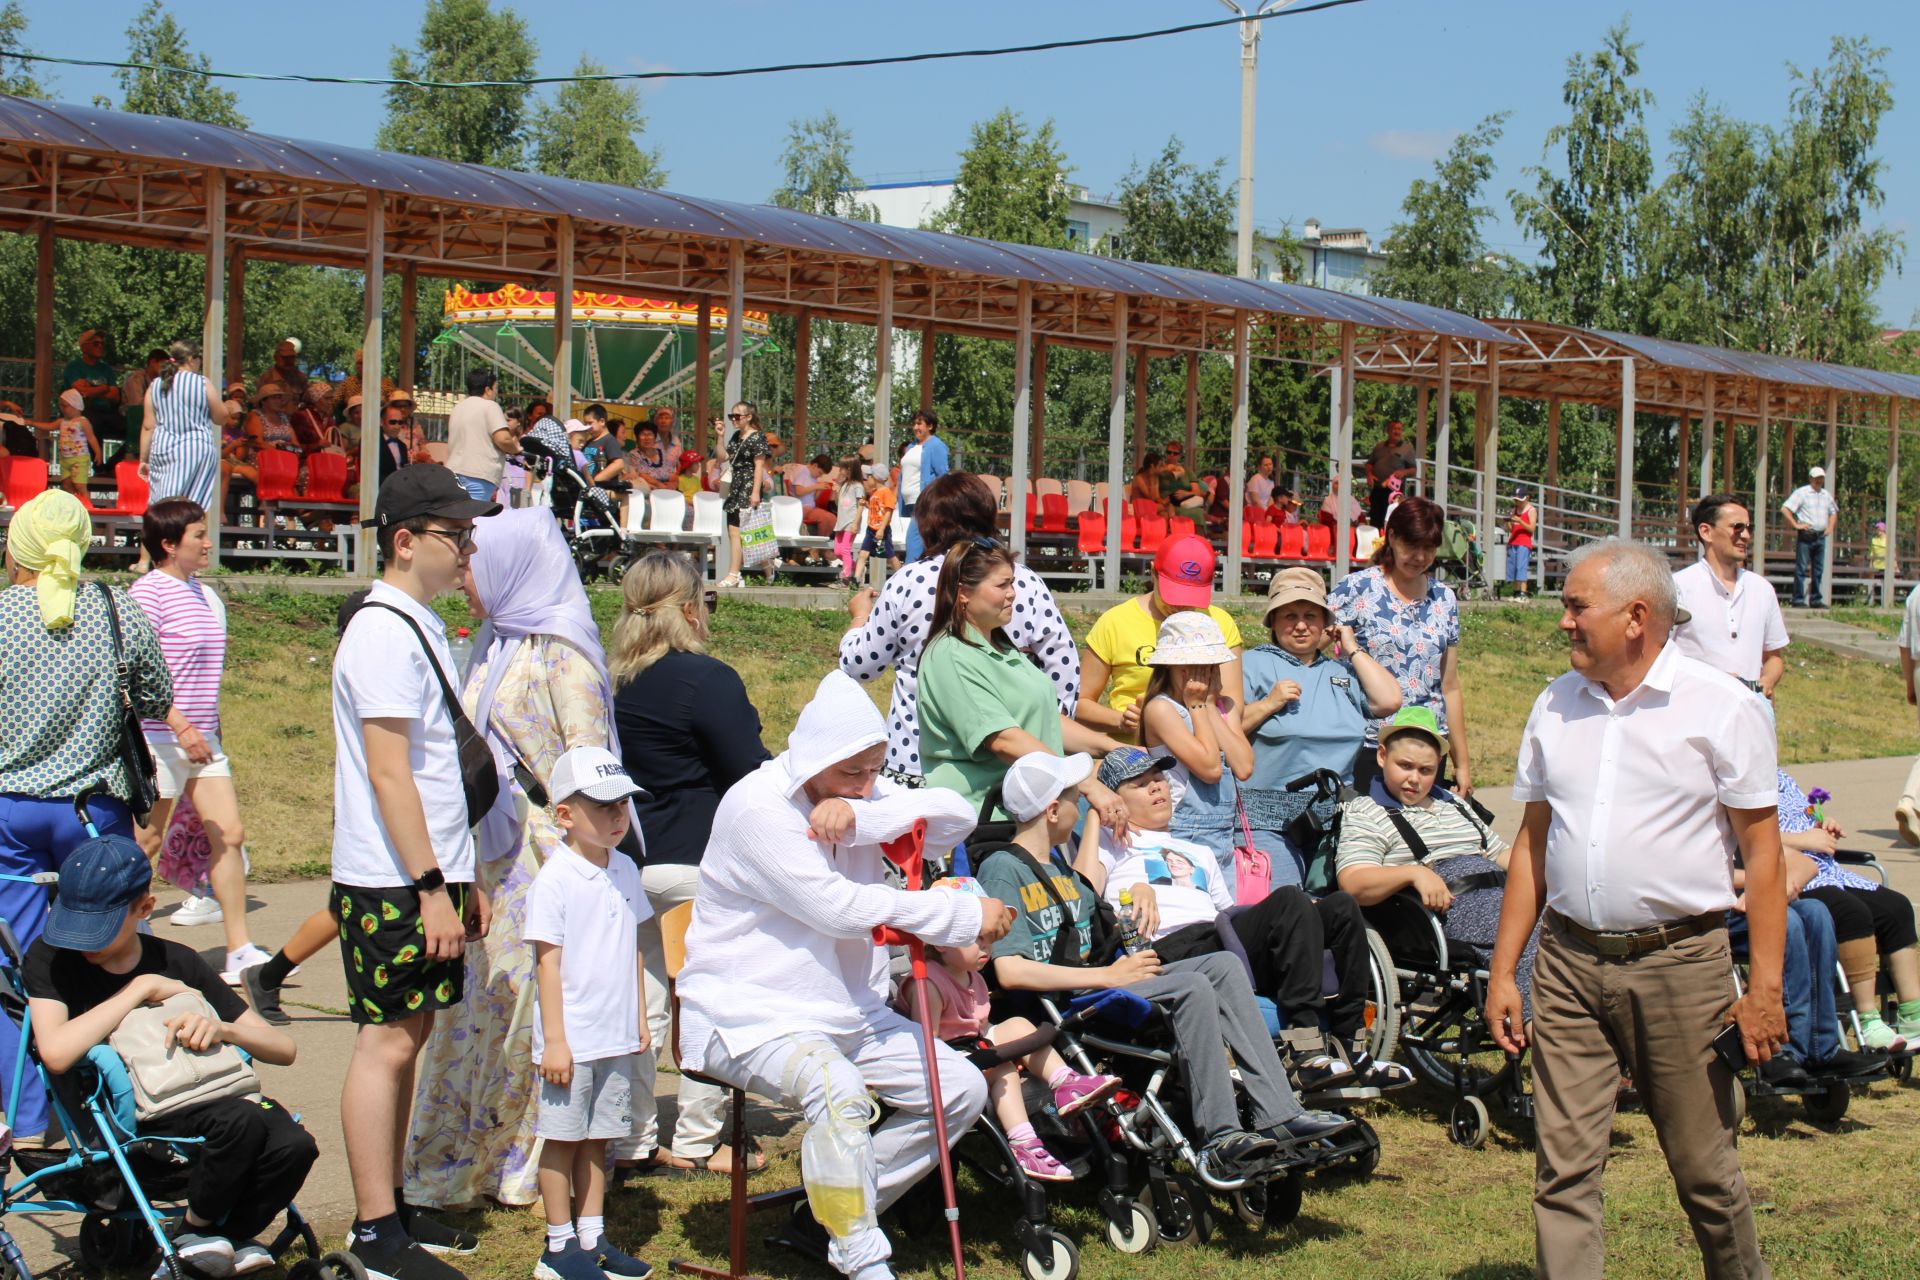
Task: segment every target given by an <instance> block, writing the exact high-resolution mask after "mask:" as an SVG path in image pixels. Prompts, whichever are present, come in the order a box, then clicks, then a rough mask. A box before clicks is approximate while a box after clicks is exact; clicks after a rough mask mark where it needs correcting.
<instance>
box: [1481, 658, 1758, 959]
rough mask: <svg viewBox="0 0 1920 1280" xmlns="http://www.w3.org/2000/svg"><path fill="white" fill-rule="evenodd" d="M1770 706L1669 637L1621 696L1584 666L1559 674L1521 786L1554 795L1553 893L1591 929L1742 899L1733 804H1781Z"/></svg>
mask: <svg viewBox="0 0 1920 1280" xmlns="http://www.w3.org/2000/svg"><path fill="white" fill-rule="evenodd" d="M1776 761H1777V753H1776V751H1775V749H1774V741H1773V725H1772V724H1771V723H1770V721H1769V720H1768V718H1767V712H1766V709H1765V708H1764V707H1763V706H1762V705H1761V702H1760V700H1759V699H1758V698H1755V697H1754V696H1753V695H1752V694H1751V693H1750V692H1749V691H1748V690H1747V689H1746V688H1744V687H1743V686H1742V685H1740V684H1739V683H1738V682H1736V681H1735V680H1734V679H1733V677H1731V676H1729V675H1727V674H1726V673H1725V672H1723V671H1717V670H1715V669H1714V668H1712V667H1710V666H1708V665H1707V664H1706V663H1704V662H1700V661H1698V660H1697V659H1694V658H1689V657H1687V656H1685V655H1684V654H1682V653H1681V652H1680V650H1679V649H1678V647H1676V646H1675V645H1674V644H1672V643H1669V644H1668V645H1667V646H1666V647H1665V648H1664V649H1662V650H1661V652H1660V656H1659V657H1658V658H1656V659H1655V660H1654V663H1653V666H1652V667H1651V668H1650V669H1649V670H1648V671H1647V675H1646V678H1645V679H1644V680H1643V681H1641V683H1640V686H1639V687H1638V688H1636V689H1635V690H1633V692H1631V693H1629V694H1628V695H1627V696H1626V697H1624V698H1621V699H1620V700H1618V701H1615V700H1614V699H1613V698H1611V697H1609V696H1608V694H1607V691H1606V688H1605V687H1604V686H1602V685H1599V684H1595V683H1594V682H1593V681H1591V680H1589V679H1587V678H1586V677H1585V676H1583V675H1581V674H1580V673H1579V672H1577V671H1569V672H1568V673H1567V674H1565V675H1563V676H1561V677H1560V678H1559V679H1558V680H1555V681H1554V682H1553V683H1552V684H1550V685H1548V686H1547V688H1546V690H1545V692H1543V693H1541V695H1540V697H1539V698H1538V699H1536V700H1535V702H1534V704H1533V713H1532V714H1531V715H1530V716H1529V717H1528V718H1527V727H1526V731H1525V732H1524V733H1523V734H1522V735H1521V738H1520V762H1519V767H1518V770H1517V771H1516V773H1515V775H1514V782H1513V798H1514V799H1515V800H1520V801H1524V802H1528V803H1531V802H1533V801H1535V800H1544V801H1546V802H1547V804H1548V805H1549V806H1550V807H1551V808H1552V810H1553V816H1552V820H1551V822H1550V823H1549V824H1548V827H1547V853H1546V879H1547V884H1546V891H1547V905H1548V906H1549V907H1552V908H1553V909H1554V910H1555V911H1558V912H1559V913H1560V914H1562V915H1564V916H1566V917H1567V918H1568V919H1570V920H1573V921H1575V922H1577V923H1579V924H1583V925H1585V926H1587V927H1588V928H1590V929H1604V930H1624V929H1645V928H1649V927H1651V926H1653V925H1658V924H1666V923H1671V922H1674V921H1677V920H1681V919H1684V918H1686V917H1688V916H1696V915H1701V914H1703V913H1705V912H1709V911H1723V910H1725V909H1727V908H1728V907H1731V906H1732V905H1733V900H1734V888H1733V866H1734V860H1735V857H1736V854H1737V852H1738V845H1737V843H1736V841H1735V840H1734V836H1733V826H1732V823H1731V822H1729V820H1728V818H1727V814H1726V810H1728V809H1772V808H1774V807H1775V804H1776V802H1777V800H1778V795H1779V779H1778V776H1777V772H1776V771H1777V768H1778V765H1777V763H1776Z"/></svg>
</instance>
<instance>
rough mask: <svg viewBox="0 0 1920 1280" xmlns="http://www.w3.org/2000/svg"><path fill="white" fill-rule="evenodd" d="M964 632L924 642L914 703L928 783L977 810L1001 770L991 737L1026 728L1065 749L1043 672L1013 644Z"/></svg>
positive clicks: (1059, 750)
mask: <svg viewBox="0 0 1920 1280" xmlns="http://www.w3.org/2000/svg"><path fill="white" fill-rule="evenodd" d="M967 636H968V639H967V640H964V641H963V640H956V639H954V638H953V637H952V636H941V637H940V638H939V639H937V640H935V641H934V642H933V643H932V644H930V645H928V646H927V651H926V653H924V654H923V655H921V658H920V678H919V683H918V686H917V688H916V689H915V701H916V703H917V704H918V705H917V707H916V712H917V714H918V716H919V719H920V763H921V765H922V766H923V767H924V768H925V769H926V776H927V782H928V784H929V785H931V786H936V787H947V788H950V789H951V790H954V791H958V792H959V793H960V794H961V795H963V796H965V797H967V800H968V803H970V804H972V805H973V806H974V807H975V808H978V807H979V805H980V802H981V801H982V800H984V799H985V798H986V794H987V792H988V791H989V790H990V789H991V788H992V786H993V784H994V783H996V782H998V781H1000V779H1001V777H1002V776H1004V775H1005V774H1006V772H1007V766H1006V763H1005V762H1004V761H1002V760H1000V759H998V758H997V757H996V756H995V755H994V754H993V753H992V752H991V751H989V750H987V747H986V742H987V739H989V738H991V737H992V736H993V735H994V734H996V733H999V732H1000V731H1001V730H1003V729H1025V730H1026V731H1027V732H1028V733H1030V734H1032V735H1033V736H1034V737H1036V738H1038V739H1039V740H1040V741H1041V742H1042V743H1044V744H1045V745H1046V747H1047V749H1048V750H1049V751H1052V752H1054V753H1055V754H1056V755H1064V754H1065V752H1064V750H1063V749H1062V743H1061V738H1060V700H1059V698H1058V697H1056V696H1055V694H1054V691H1053V681H1052V680H1051V679H1049V678H1048V677H1047V674H1046V672H1044V671H1042V670H1040V668H1039V667H1036V666H1035V665H1033V662H1032V661H1031V660H1030V659H1028V657H1027V655H1025V654H1024V653H1021V652H1020V651H1019V650H1018V649H1015V648H1012V647H1011V646H1009V647H1008V648H1006V649H997V648H995V647H994V646H993V645H991V644H989V643H987V642H986V641H985V639H984V638H983V637H982V636H981V635H980V633H979V632H978V631H976V630H974V629H973V628H971V627H969V628H968V629H967Z"/></svg>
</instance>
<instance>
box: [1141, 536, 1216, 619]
mask: <svg viewBox="0 0 1920 1280" xmlns="http://www.w3.org/2000/svg"><path fill="white" fill-rule="evenodd" d="M1214 563H1215V561H1214V554H1213V544H1212V543H1211V542H1208V541H1207V540H1206V539H1205V538H1203V537H1201V536H1200V535H1199V534H1197V533H1189V534H1183V535H1182V536H1180V537H1178V538H1174V539H1171V540H1170V541H1168V542H1165V543H1163V544H1162V545H1161V547H1160V552H1159V554H1158V555H1156V556H1154V558H1153V575H1154V585H1155V586H1156V587H1157V588H1158V589H1159V591H1160V598H1161V599H1162V600H1164V601H1166V602H1167V603H1168V604H1170V605H1172V606H1173V607H1174V608H1176V609H1204V608H1206V607H1207V606H1208V605H1209V604H1211V603H1212V602H1213V566H1214Z"/></svg>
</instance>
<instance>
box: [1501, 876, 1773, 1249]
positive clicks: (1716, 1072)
mask: <svg viewBox="0 0 1920 1280" xmlns="http://www.w3.org/2000/svg"><path fill="white" fill-rule="evenodd" d="M1732 1003H1733V961H1732V957H1731V956H1730V954H1729V953H1728V950H1727V933H1726V930H1725V929H1713V930H1710V931H1709V932H1707V933H1703V934H1700V935H1698V936H1696V937H1692V938H1686V939H1683V940H1682V941H1679V942H1676V943H1674V944H1673V945H1671V946H1669V947H1666V948H1664V949H1662V950H1659V951H1652V952H1648V953H1646V954H1644V955H1639V956H1635V957H1633V958H1631V959H1603V958H1602V957H1600V956H1599V955H1597V954H1595V953H1594V951H1593V950H1592V948H1590V947H1588V946H1587V945H1586V944H1585V943H1583V942H1581V941H1580V940H1579V939H1577V938H1575V937H1574V936H1573V935H1572V934H1571V933H1569V932H1568V931H1567V930H1566V929H1565V927H1564V926H1562V925H1561V924H1560V922H1559V919H1558V917H1557V916H1555V915H1553V914H1552V913H1549V914H1548V916H1547V923H1546V926H1545V927H1544V928H1543V929H1542V930H1541V936H1540V955H1539V959H1538V961H1537V962H1536V964H1535V968H1534V983H1533V1092H1534V1122H1535V1131H1536V1135H1537V1145H1536V1151H1535V1162H1534V1188H1533V1218H1534V1231H1535V1244H1536V1249H1537V1251H1538V1261H1537V1264H1536V1274H1537V1275H1539V1276H1542V1277H1547V1278H1548V1280H1589V1278H1591V1280H1600V1276H1601V1274H1602V1271H1603V1269H1604V1265H1605V1261H1606V1237H1605V1229H1604V1227H1603V1225H1602V1219H1601V1198H1600V1181H1601V1176H1602V1175H1603V1174H1604V1173H1605V1172H1606V1167H1607V1153H1608V1149H1609V1146H1610V1144H1611V1142H1612V1139H1613V1112H1614V1102H1615V1098H1616V1095H1617V1090H1618V1085H1619V1080H1620V1072H1621V1071H1623V1070H1625V1071H1627V1072H1630V1073H1631V1074H1632V1076H1633V1085H1634V1089H1635V1091H1636V1092H1638V1093H1639V1095H1640V1098H1641V1101H1642V1103H1643V1104H1644V1105H1645V1107H1646V1111H1647V1115H1648V1116H1649V1118H1651V1119H1652V1121H1653V1127H1654V1131H1655V1132H1656V1133H1657V1134H1658V1135H1659V1138H1660V1149H1661V1150H1662V1151H1663V1152H1664V1153H1665V1155H1666V1157H1667V1168H1668V1170H1669V1171H1670V1172H1671V1173H1672V1175H1673V1184H1674V1190H1675V1191H1676V1192H1677V1193H1678V1195H1679V1197H1680V1207H1681V1208H1682V1209H1684V1210H1685V1211H1686V1214H1687V1219H1688V1221H1689V1222H1690V1223H1691V1224H1692V1226H1693V1237H1694V1239H1695V1240H1696V1241H1697V1242H1698V1243H1699V1245H1700V1254H1701V1258H1702V1261H1703V1262H1704V1263H1705V1268H1706V1275H1707V1276H1708V1277H1709V1280H1765V1278H1766V1277H1767V1276H1769V1275H1770V1273H1769V1272H1768V1270H1767V1264H1766V1262H1765V1261H1764V1260H1763V1259H1762V1258H1761V1257H1760V1242H1759V1238H1758V1236H1757V1235H1756V1234H1755V1231H1754V1225H1753V1206H1752V1203H1751V1201H1750V1200H1749V1199H1748V1197H1747V1184H1746V1181H1745V1180H1744V1179H1743V1178H1741V1176H1740V1161H1739V1157H1738V1155H1737V1154H1736V1153H1735V1151H1734V1131H1735V1124H1734V1112H1733V1106H1734V1102H1733V1090H1735V1089H1737V1088H1739V1087H1740V1085H1739V1082H1738V1081H1737V1080H1735V1079H1734V1077H1733V1074H1732V1073H1731V1072H1729V1071H1728V1070H1727V1068H1726V1065H1725V1064H1724V1063H1722V1062H1721V1061H1720V1060H1719V1058H1718V1057H1716V1056H1715V1055H1714V1053H1713V1050H1712V1049H1711V1048H1710V1047H1709V1046H1710V1042H1711V1041H1712V1039H1713V1037H1714V1035H1715V1034H1716V1033H1717V1032H1719V1030H1720V1028H1721V1027H1722V1026H1723V1025H1724V1024H1725V1022H1726V1016H1727V1010H1728V1009H1729V1008H1730V1007H1731V1006H1732Z"/></svg>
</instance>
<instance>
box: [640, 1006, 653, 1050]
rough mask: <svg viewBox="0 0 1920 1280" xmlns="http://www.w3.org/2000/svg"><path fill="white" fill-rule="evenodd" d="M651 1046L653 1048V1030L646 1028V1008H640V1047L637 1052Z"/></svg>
mask: <svg viewBox="0 0 1920 1280" xmlns="http://www.w3.org/2000/svg"><path fill="white" fill-rule="evenodd" d="M651 1048H653V1032H652V1031H650V1030H649V1029H648V1028H647V1013H646V1010H644V1009H642V1010H641V1011H640V1048H639V1050H638V1052H640V1053H645V1052H646V1051H647V1050H649V1049H651Z"/></svg>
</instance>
